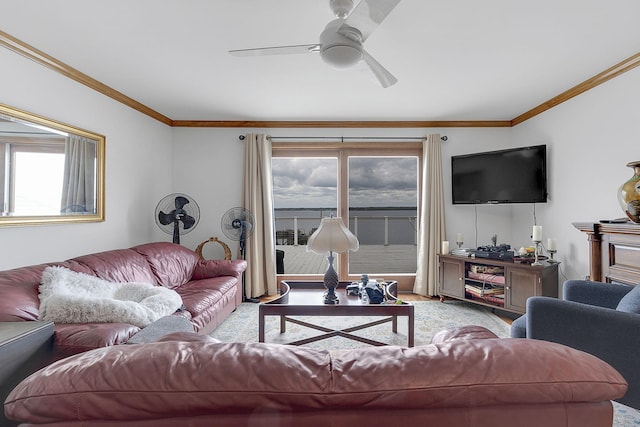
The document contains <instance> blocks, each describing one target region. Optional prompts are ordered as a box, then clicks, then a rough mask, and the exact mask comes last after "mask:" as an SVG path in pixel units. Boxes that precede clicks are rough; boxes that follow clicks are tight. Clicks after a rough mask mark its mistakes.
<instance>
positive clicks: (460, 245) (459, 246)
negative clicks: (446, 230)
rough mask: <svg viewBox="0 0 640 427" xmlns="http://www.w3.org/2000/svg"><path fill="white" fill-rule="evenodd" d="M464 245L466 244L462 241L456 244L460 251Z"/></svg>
mask: <svg viewBox="0 0 640 427" xmlns="http://www.w3.org/2000/svg"><path fill="white" fill-rule="evenodd" d="M463 243H464V242H463V241H462V240H460V241H457V242H456V245H458V249H460V248H461V247H462V244H463Z"/></svg>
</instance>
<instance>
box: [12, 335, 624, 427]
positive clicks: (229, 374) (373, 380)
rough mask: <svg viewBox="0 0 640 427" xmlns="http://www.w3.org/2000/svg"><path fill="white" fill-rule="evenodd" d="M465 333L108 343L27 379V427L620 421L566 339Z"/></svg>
mask: <svg viewBox="0 0 640 427" xmlns="http://www.w3.org/2000/svg"><path fill="white" fill-rule="evenodd" d="M492 337H495V335H493V334H491V333H490V332H489V331H486V330H485V331H482V330H480V331H478V330H477V328H476V329H475V330H471V331H469V330H468V329H465V328H463V329H462V330H456V331H454V332H453V333H449V332H446V333H444V334H441V335H439V336H436V337H435V339H434V341H435V342H433V343H432V344H430V345H426V346H422V347H414V348H404V347H393V346H389V347H368V348H362V349H356V350H349V351H338V352H328V351H323V350H315V349H309V348H304V347H294V346H283V345H277V344H264V343H249V344H246V343H219V342H217V341H215V340H213V339H211V338H210V337H206V336H202V335H196V334H193V333H179V334H173V335H168V336H166V337H164V338H163V339H162V340H161V341H160V342H154V343H150V344H138V345H126V346H112V347H107V348H102V349H97V350H92V351H89V352H86V353H82V354H78V355H75V356H72V357H69V358H66V359H64V360H60V361H58V362H55V363H53V364H51V365H49V366H47V367H46V368H44V369H43V370H41V371H39V372H37V373H35V374H33V375H31V376H30V377H28V378H27V379H25V380H23V381H22V382H21V383H20V384H19V385H18V386H17V387H16V388H15V389H14V390H13V391H12V392H11V394H10V395H9V396H8V398H7V399H6V402H5V413H6V414H7V416H8V417H9V418H10V419H14V420H18V421H20V422H22V424H20V426H22V427H27V426H31V427H35V426H48V427H62V426H65V427H74V426H78V427H80V426H83V427H97V426H104V427H106V426H114V425H123V426H133V427H142V426H148V427H151V426H153V427H163V426H172V427H173V426H187V425H188V426H191V427H198V426H202V427H204V426H207V427H209V426H232V427H233V426H279V427H288V426H305V427H325V426H327V427H328V426H332V427H340V426H345V427H359V426H366V427H369V426H391V427H392V426H402V427H406V426H439V427H454V426H455V427H472V426H473V427H493V426H518V427H540V426H544V427H560V426H562V427H604V426H607V427H611V424H612V421H613V408H612V405H611V402H610V400H611V399H615V398H618V397H620V396H622V395H623V394H624V393H625V392H626V388H627V384H626V382H625V380H624V378H622V376H621V375H620V374H619V373H618V372H617V371H616V370H615V369H613V368H612V367H611V366H610V365H608V364H607V363H605V362H603V361H602V360H600V359H598V358H596V357H594V356H592V355H589V354H587V353H584V352H581V351H579V350H575V349H572V348H569V347H566V346H563V345H560V344H556V343H551V342H545V341H537V340H527V339H514V338H509V339H497V338H492Z"/></svg>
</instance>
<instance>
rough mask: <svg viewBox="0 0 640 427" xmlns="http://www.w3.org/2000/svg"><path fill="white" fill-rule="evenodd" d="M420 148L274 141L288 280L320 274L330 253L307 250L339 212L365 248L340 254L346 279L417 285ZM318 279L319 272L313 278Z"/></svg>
mask: <svg viewBox="0 0 640 427" xmlns="http://www.w3.org/2000/svg"><path fill="white" fill-rule="evenodd" d="M420 153H421V150H420V149H419V147H418V146H415V147H409V148H407V147H402V148H398V147H396V146H394V147H393V149H391V148H389V147H381V146H380V144H376V145H375V146H373V147H372V146H370V145H369V146H366V147H360V146H357V147H353V146H350V147H344V148H335V147H332V146H331V147H324V148H315V149H311V148H310V147H308V146H305V147H304V149H302V148H297V149H295V150H292V149H291V148H290V147H287V148H279V147H277V146H276V145H275V144H274V151H273V162H272V174H273V184H274V210H275V215H274V217H275V230H276V245H277V249H278V250H281V251H283V252H284V273H282V272H281V273H280V274H281V275H284V277H286V278H289V279H292V278H307V279H310V278H311V277H312V276H317V277H320V276H321V275H323V274H324V272H325V270H326V267H327V260H326V256H321V255H317V254H315V253H313V252H307V251H306V241H307V239H308V237H309V236H310V235H311V234H312V233H313V232H314V231H315V230H316V228H317V227H318V225H319V224H320V220H321V219H322V218H323V217H327V216H331V215H333V216H340V217H342V218H343V221H344V222H345V225H347V226H348V227H349V229H350V230H351V231H352V232H353V233H354V234H355V235H356V237H357V238H358V240H359V242H360V249H359V250H358V251H355V252H349V253H347V254H341V255H340V256H339V257H338V260H337V267H336V270H337V271H338V273H339V275H340V279H341V280H353V279H355V278H358V277H360V275H361V274H363V273H366V274H369V276H370V277H380V278H385V279H386V280H399V281H400V282H407V283H412V282H413V278H414V277H415V272H416V260H417V236H418V233H417V224H418V215H419V211H418V206H419V200H418V195H419V179H420V176H419V175H420V162H421V158H420ZM313 278H314V279H315V277H313Z"/></svg>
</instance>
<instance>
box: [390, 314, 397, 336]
mask: <svg viewBox="0 0 640 427" xmlns="http://www.w3.org/2000/svg"><path fill="white" fill-rule="evenodd" d="M391 330H392V331H393V333H394V334H397V333H398V316H393V320H392V321H391Z"/></svg>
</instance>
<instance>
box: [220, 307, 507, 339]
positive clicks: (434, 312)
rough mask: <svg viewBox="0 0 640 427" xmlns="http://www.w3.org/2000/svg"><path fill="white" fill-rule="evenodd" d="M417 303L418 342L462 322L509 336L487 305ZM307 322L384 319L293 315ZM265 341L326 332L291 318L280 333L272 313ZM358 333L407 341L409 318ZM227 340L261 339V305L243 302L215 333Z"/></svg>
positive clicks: (338, 325)
mask: <svg viewBox="0 0 640 427" xmlns="http://www.w3.org/2000/svg"><path fill="white" fill-rule="evenodd" d="M412 304H413V305H414V307H415V308H414V328H415V345H416V346H418V345H425V344H429V342H431V337H433V335H434V334H435V333H437V332H438V331H441V330H444V329H448V328H453V327H456V326H462V325H479V326H484V327H485V328H487V329H489V330H490V331H492V332H493V333H495V334H496V335H498V336H499V337H501V338H506V337H508V336H509V330H510V326H509V325H508V324H507V323H506V322H504V321H503V320H501V319H500V318H499V317H497V316H496V315H494V314H493V313H492V312H491V310H488V309H486V308H485V307H482V306H479V305H475V304H468V303H465V302H463V301H446V302H444V303H441V302H438V301H420V302H412ZM292 317H294V318H298V319H303V320H304V321H306V322H309V323H313V324H320V325H322V326H325V327H328V328H333V329H344V328H347V327H350V326H356V325H359V324H363V323H367V322H369V321H374V320H378V319H380V318H379V317H368V316H366V317H365V316H358V317H341V316H336V317H325V316H304V317H303V316H292ZM265 324H266V326H265V341H266V342H269V343H278V344H284V343H288V342H292V341H296V340H299V339H303V338H309V337H311V336H316V335H321V334H322V332H319V331H315V330H313V329H309V328H307V327H304V326H300V325H297V324H293V323H289V322H287V331H286V332H285V333H282V334H281V333H280V318H279V317H276V316H269V317H267V318H266V319H265ZM354 335H359V336H362V337H365V338H370V339H374V340H376V341H382V342H384V343H388V344H391V345H403V346H406V345H407V318H406V317H401V316H400V317H398V333H397V334H395V333H393V332H392V331H391V323H385V324H382V325H377V326H374V327H372V328H367V329H363V330H361V331H357V332H355V333H354ZM211 336H213V337H214V338H217V339H219V340H220V341H223V342H232V341H234V342H257V341H258V305H257V304H251V303H244V304H241V305H240V306H239V307H238V308H237V309H236V311H235V312H234V313H232V314H231V315H230V316H229V317H228V318H227V320H225V321H224V323H222V325H220V326H219V327H218V328H217V329H216V330H215V331H213V333H212V334H211ZM362 346H366V344H363V343H360V342H358V341H354V340H350V339H347V338H342V337H332V338H329V339H325V340H322V341H317V342H314V343H311V344H308V345H307V347H310V348H317V349H321V350H345V349H351V348H357V347H362Z"/></svg>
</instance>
